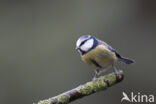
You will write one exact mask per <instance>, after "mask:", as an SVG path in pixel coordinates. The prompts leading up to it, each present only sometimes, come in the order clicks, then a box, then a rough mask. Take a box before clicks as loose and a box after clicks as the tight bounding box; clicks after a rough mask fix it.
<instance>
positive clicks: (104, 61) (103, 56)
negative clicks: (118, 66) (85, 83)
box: [81, 45, 117, 69]
mask: <svg viewBox="0 0 156 104" xmlns="http://www.w3.org/2000/svg"><path fill="white" fill-rule="evenodd" d="M81 57H82V60H83V61H85V62H86V63H87V64H89V65H90V66H91V67H92V68H94V69H97V66H96V65H95V64H93V63H92V61H91V60H94V61H96V62H97V63H98V64H99V65H100V66H102V67H103V68H106V67H109V66H111V65H113V64H114V63H115V62H116V60H117V58H116V55H115V53H114V52H111V51H110V50H109V49H107V48H106V47H105V46H104V45H98V46H97V47H96V48H94V49H92V50H91V51H89V52H88V53H86V54H84V55H82V56H81Z"/></svg>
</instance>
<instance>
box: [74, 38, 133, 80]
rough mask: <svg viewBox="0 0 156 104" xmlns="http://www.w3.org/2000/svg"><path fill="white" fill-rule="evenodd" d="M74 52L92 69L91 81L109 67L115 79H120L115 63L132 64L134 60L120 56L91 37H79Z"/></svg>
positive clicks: (106, 45)
mask: <svg viewBox="0 0 156 104" xmlns="http://www.w3.org/2000/svg"><path fill="white" fill-rule="evenodd" d="M76 50H77V51H78V52H79V53H80V56H81V58H82V60H83V61H84V62H85V63H87V64H88V65H89V66H90V67H91V68H93V69H94V71H95V76H94V77H93V80H96V78H97V77H98V76H99V75H100V74H101V72H104V71H106V69H109V68H111V67H112V68H113V70H114V72H115V74H116V76H117V78H120V77H121V74H120V72H119V71H118V70H117V68H116V67H115V63H116V62H117V61H121V62H123V63H125V64H132V63H134V60H132V59H128V58H126V57H123V56H121V55H120V54H119V53H118V52H117V51H116V50H115V49H113V48H112V47H111V46H110V45H108V44H107V43H105V42H104V41H101V40H99V39H98V38H96V37H94V36H91V35H83V36H81V37H80V38H79V39H78V40H77V42H76Z"/></svg>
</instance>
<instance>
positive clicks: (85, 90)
mask: <svg viewBox="0 0 156 104" xmlns="http://www.w3.org/2000/svg"><path fill="white" fill-rule="evenodd" d="M120 73H121V78H117V77H116V75H115V73H114V72H113V73H110V74H107V75H104V76H101V77H99V78H97V79H96V81H90V82H87V83H86V84H84V85H80V86H78V87H76V88H74V89H72V90H69V91H67V92H64V93H62V94H60V95H57V96H55V97H52V98H49V99H46V100H42V101H39V102H38V103H37V104H67V103H70V102H72V101H74V100H76V99H79V98H82V97H84V96H88V95H90V94H92V93H96V92H98V91H101V90H105V89H107V88H108V87H110V86H112V85H114V84H116V83H118V82H120V81H122V80H123V78H124V74H123V71H121V70H120Z"/></svg>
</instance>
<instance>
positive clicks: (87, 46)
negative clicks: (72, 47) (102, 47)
mask: <svg viewBox="0 0 156 104" xmlns="http://www.w3.org/2000/svg"><path fill="white" fill-rule="evenodd" d="M93 42H94V40H93V39H90V40H88V41H86V42H85V43H84V44H83V45H82V46H81V50H83V51H88V50H89V49H91V48H92V47H93Z"/></svg>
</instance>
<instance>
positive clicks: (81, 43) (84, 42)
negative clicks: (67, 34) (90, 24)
mask: <svg viewBox="0 0 156 104" xmlns="http://www.w3.org/2000/svg"><path fill="white" fill-rule="evenodd" d="M89 39H91V38H88V39H86V40H84V41H83V42H82V43H81V44H80V46H82V45H83V44H84V43H85V42H86V41H88V40H89Z"/></svg>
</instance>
